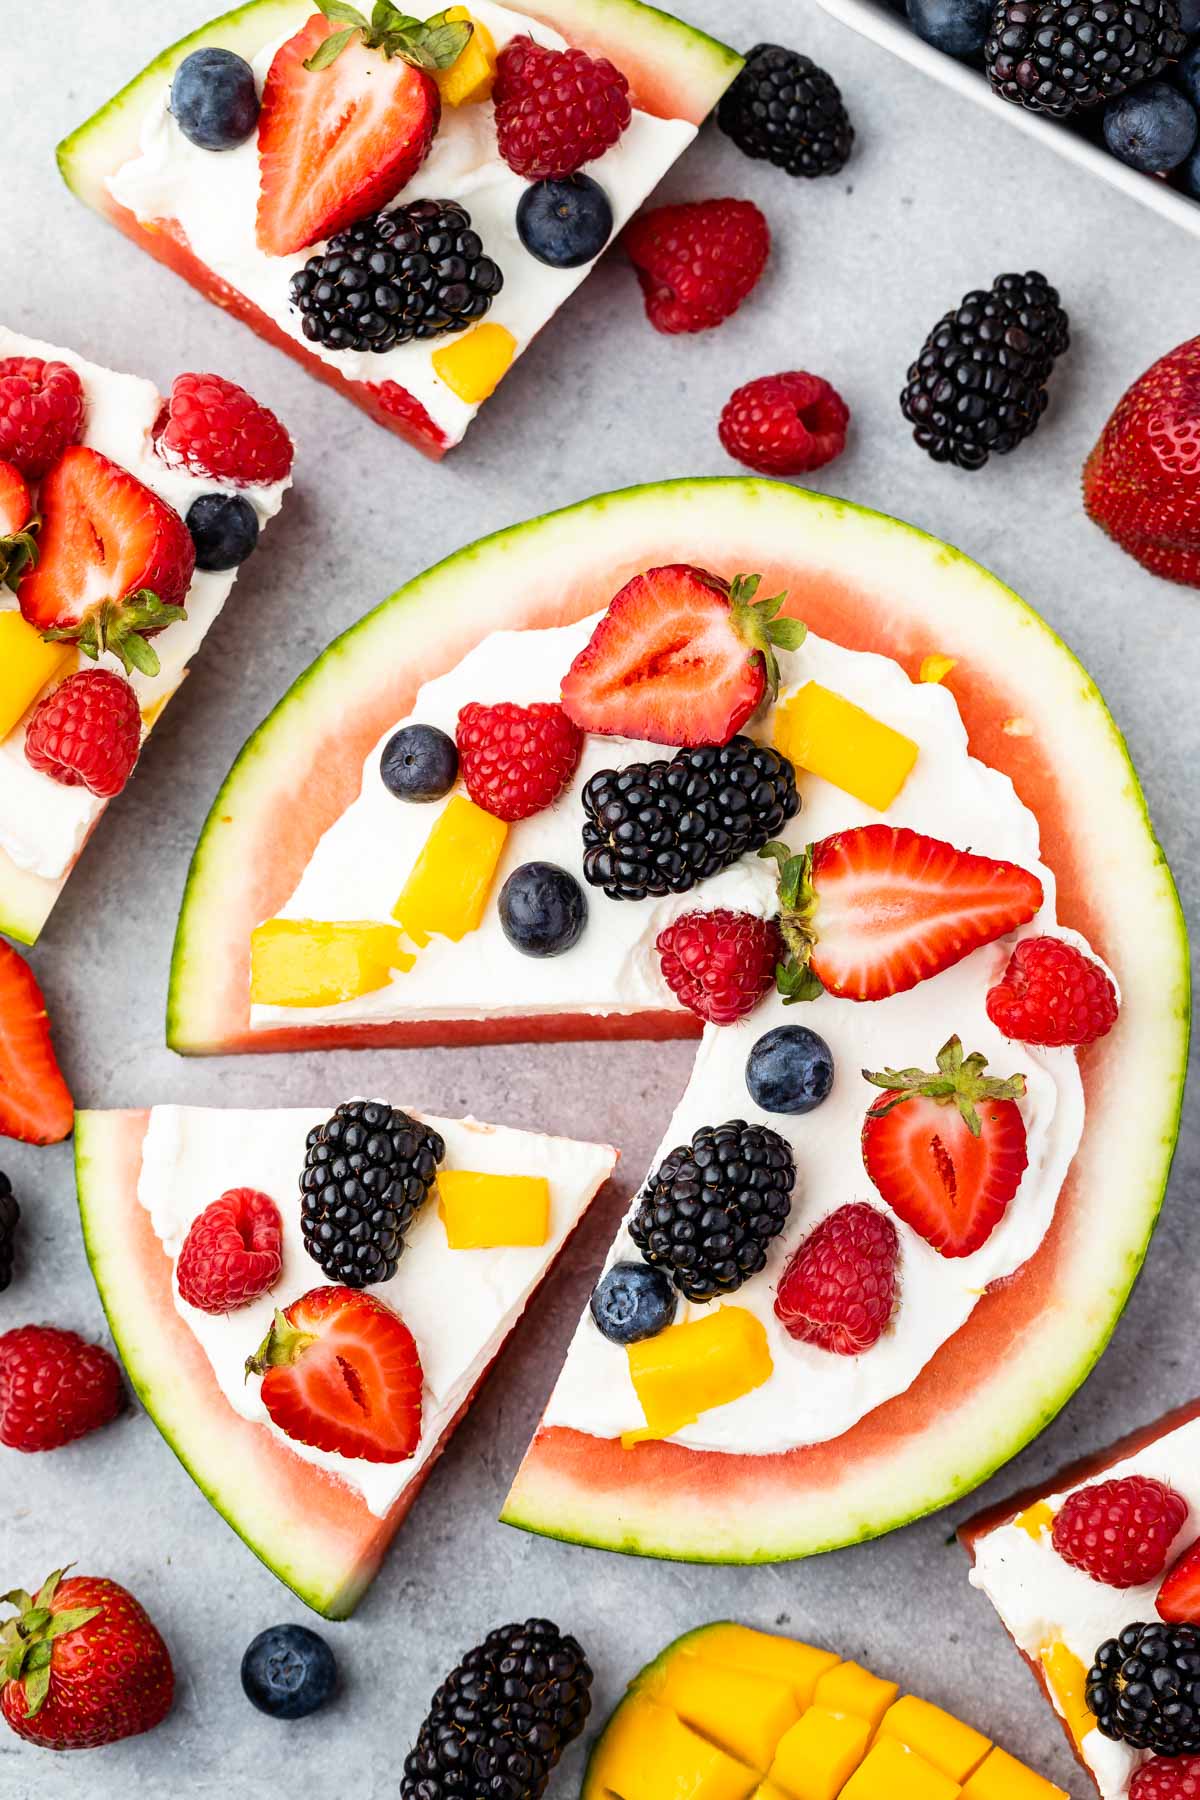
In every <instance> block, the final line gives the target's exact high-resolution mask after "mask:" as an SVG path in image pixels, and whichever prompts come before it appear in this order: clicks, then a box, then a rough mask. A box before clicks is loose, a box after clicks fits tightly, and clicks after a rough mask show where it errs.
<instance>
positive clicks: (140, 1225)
mask: <svg viewBox="0 0 1200 1800" xmlns="http://www.w3.org/2000/svg"><path fill="white" fill-rule="evenodd" d="M332 1110H333V1109H332V1107H327V1108H324V1109H322V1116H326V1117H327V1116H328V1114H329V1113H330V1112H332ZM316 1119H317V1115H316V1114H315V1113H314V1112H312V1111H307V1112H285V1113H272V1112H259V1113H249V1112H247V1113H235V1112H221V1111H215V1110H211V1109H203V1108H190V1107H182V1108H180V1107H167V1108H154V1109H151V1110H147V1111H138V1112H81V1113H79V1114H77V1115H76V1122H75V1155H76V1180H77V1185H78V1191H79V1207H80V1214H81V1217H82V1222H83V1233H84V1242H85V1246H86V1249H87V1255H88V1260H89V1262H90V1264H91V1268H92V1273H93V1275H94V1277H95V1280H96V1285H97V1287H98V1288H99V1290H100V1298H101V1300H102V1302H103V1304H104V1308H105V1311H106V1313H107V1314H108V1320H109V1325H110V1327H111V1329H112V1334H113V1337H114V1339H115V1341H116V1344H117V1348H118V1350H119V1351H120V1354H121V1357H122V1359H123V1361H124V1363H125V1367H126V1370H127V1372H128V1374H129V1378H130V1380H131V1381H132V1383H133V1385H134V1387H135V1388H136V1390H137V1392H138V1395H139V1396H140V1398H141V1400H142V1402H143V1404H144V1405H145V1407H146V1410H147V1411H148V1412H149V1414H150V1416H151V1418H152V1419H153V1420H154V1422H155V1424H156V1425H157V1426H158V1429H159V1430H160V1431H161V1432H162V1434H163V1436H164V1437H165V1438H166V1440H167V1442H168V1444H169V1445H170V1446H171V1448H172V1449H173V1450H174V1452H175V1454H176V1456H178V1458H179V1460H180V1462H182V1464H183V1466H184V1468H185V1469H186V1470H187V1471H188V1473H189V1474H190V1475H191V1476H192V1478H193V1479H194V1480H195V1481H196V1482H197V1483H198V1485H199V1486H200V1487H201V1488H202V1490H203V1491H204V1493H205V1494H206V1495H207V1497H208V1498H209V1499H210V1500H211V1501H212V1503H213V1505H214V1506H215V1507H216V1509H217V1510H218V1512H220V1513H221V1514H222V1515H223V1517H224V1518H225V1519H226V1520H227V1521H228V1523H229V1524H230V1525H231V1526H232V1527H233V1529H234V1530H235V1531H236V1532H237V1533H238V1535H239V1536H240V1537H241V1538H243V1539H244V1541H245V1542H246V1543H247V1544H248V1545H249V1547H250V1549H252V1550H253V1551H254V1553H255V1555H256V1556H258V1557H259V1558H260V1560H261V1561H262V1562H264V1563H265V1564H266V1565H267V1567H268V1568H269V1569H271V1570H273V1571H274V1573H275V1574H276V1575H278V1577H279V1579H280V1580H281V1581H283V1582H285V1583H286V1584H287V1586H288V1587H290V1588H291V1589H292V1590H293V1591H294V1592H295V1593H296V1594H297V1595H298V1596H299V1597H300V1599H301V1600H303V1601H304V1602H305V1603H306V1604H307V1605H308V1606H311V1607H312V1608H313V1609H314V1610H315V1611H317V1612H320V1613H323V1614H325V1615H326V1617H328V1618H345V1617H346V1616H347V1615H348V1614H349V1613H351V1612H352V1611H353V1610H354V1607H355V1606H356V1605H357V1603H358V1601H359V1600H360V1599H361V1597H362V1595H363V1593H364V1592H365V1591H366V1589H367V1587H368V1586H369V1585H370V1583H371V1580H372V1578H373V1577H374V1575H375V1572H376V1570H377V1569H378V1567H379V1564H380V1561H381V1560H382V1558H383V1554H384V1552H385V1550H386V1549H387V1546H388V1544H389V1543H390V1542H391V1540H392V1537H393V1536H394V1535H395V1532H396V1531H397V1529H398V1528H399V1526H400V1525H401V1523H402V1522H403V1520H404V1518H405V1517H406V1515H407V1513H408V1511H409V1509H410V1507H411V1506H412V1504H413V1502H414V1501H415V1499H416V1497H417V1494H418V1493H419V1491H420V1489H421V1487H422V1486H423V1485H424V1483H425V1481H426V1479H427V1478H428V1476H429V1474H430V1471H431V1470H432V1468H433V1465H434V1463H435V1462H436V1460H437V1457H438V1456H439V1454H440V1453H441V1451H442V1450H443V1449H444V1447H445V1445H446V1443H447V1442H448V1441H449V1438H450V1436H451V1434H452V1433H453V1431H454V1428H455V1426H456V1425H457V1424H458V1422H459V1420H460V1419H461V1418H462V1417H463V1416H464V1414H465V1413H466V1411H467V1408H468V1407H469V1406H470V1404H471V1402H472V1401H473V1400H474V1398H475V1395H476V1394H477V1393H478V1391H479V1388H480V1387H481V1385H482V1383H483V1381H484V1380H485V1378H486V1376H487V1373H488V1370H489V1368H490V1366H491V1364H492V1362H493V1361H494V1359H495V1357H496V1356H497V1355H498V1354H499V1351H500V1349H501V1348H502V1346H503V1343H504V1340H505V1338H506V1337H507V1336H508V1333H509V1332H510V1331H511V1330H512V1328H513V1326H514V1325H515V1324H516V1323H517V1320H518V1319H519V1318H520V1316H521V1313H522V1312H523V1311H524V1309H525V1307H526V1305H527V1304H528V1303H529V1301H530V1300H531V1299H532V1297H533V1295H534V1293H535V1291H536V1289H537V1287H538V1286H539V1285H540V1283H541V1281H542V1280H543V1278H544V1277H545V1275H546V1274H547V1273H548V1271H549V1269H550V1267H551V1265H552V1263H553V1262H554V1260H555V1258H556V1257H557V1256H558V1254H559V1253H560V1251H561V1250H562V1248H563V1246H564V1244H565V1243H566V1241H567V1239H568V1238H569V1237H570V1235H571V1232H572V1231H573V1230H574V1228H575V1226H576V1225H577V1224H578V1222H579V1220H580V1218H581V1217H582V1216H583V1213H584V1212H585V1211H586V1209H587V1207H588V1205H589V1204H590V1203H591V1201H592V1199H593V1198H594V1197H595V1195H596V1194H597V1193H598V1192H599V1190H600V1188H601V1187H602V1186H603V1184H604V1182H605V1181H606V1180H607V1178H608V1176H609V1174H610V1173H611V1172H612V1169H613V1167H614V1165H615V1163H616V1152H615V1151H614V1150H611V1149H609V1148H608V1147H607V1146H605V1145H599V1144H580V1143H575V1142H569V1141H567V1140H565V1139H556V1138H545V1137H540V1136H538V1135H536V1134H534V1133H531V1132H517V1131H508V1130H504V1129H501V1128H493V1127H490V1126H480V1125H477V1124H475V1123H474V1122H471V1121H467V1122H459V1121H441V1120H438V1121H435V1123H436V1124H437V1126H438V1129H439V1130H441V1129H443V1126H444V1127H445V1129H444V1132H443V1135H444V1136H445V1137H446V1139H447V1163H450V1161H451V1159H452V1158H454V1157H455V1156H457V1157H459V1158H462V1157H466V1158H467V1159H468V1160H469V1163H470V1164H471V1165H473V1166H475V1167H477V1168H481V1169H485V1170H486V1169H488V1168H494V1167H497V1166H499V1167H506V1166H512V1167H514V1168H516V1169H519V1170H521V1171H522V1172H524V1173H527V1174H533V1175H544V1176H545V1177H546V1178H547V1180H548V1181H549V1183H550V1233H549V1236H548V1237H547V1239H546V1242H545V1245H544V1246H540V1247H538V1248H536V1249H526V1250H520V1251H509V1252H507V1253H506V1254H507V1255H508V1256H509V1257H510V1258H512V1257H515V1258H517V1264H516V1266H515V1267H514V1268H513V1272H512V1275H511V1280H510V1277H509V1276H505V1277H504V1281H505V1300H506V1302H508V1303H509V1304H508V1305H507V1310H506V1311H504V1312H503V1314H501V1315H498V1316H495V1317H491V1318H489V1317H487V1315H486V1304H485V1302H483V1301H482V1300H481V1301H480V1303H479V1305H478V1306H477V1307H474V1308H471V1309H469V1311H470V1314H471V1316H470V1317H469V1318H468V1319H467V1320H466V1321H465V1323H464V1324H463V1329H464V1330H465V1332H466V1334H467V1338H466V1339H464V1340H463V1345H462V1347H461V1348H453V1351H452V1354H450V1359H449V1360H447V1359H446V1357H447V1353H446V1351H445V1348H444V1346H442V1345H440V1344H439V1343H438V1342H436V1341H435V1332H434V1329H433V1324H432V1322H431V1321H432V1319H433V1318H434V1317H436V1315H437V1314H438V1313H440V1312H444V1310H445V1309H444V1305H443V1301H442V1300H441V1298H440V1297H439V1290H438V1287H437V1280H436V1272H437V1269H438V1268H439V1266H440V1267H441V1268H442V1272H443V1274H444V1273H445V1268H444V1265H445V1258H446V1257H447V1255H451V1254H453V1253H451V1252H449V1251H448V1249H447V1245H446V1232H445V1228H444V1227H443V1225H442V1223H441V1221H440V1219H439V1218H438V1217H437V1211H436V1203H434V1202H430V1203H429V1205H428V1206H427V1207H426V1209H425V1211H424V1212H423V1213H422V1215H421V1216H420V1218H419V1219H418V1222H417V1224H416V1225H415V1226H414V1227H413V1231H412V1233H411V1234H410V1239H409V1243H408V1248H407V1250H406V1252H405V1257H404V1258H403V1259H402V1261H401V1272H400V1274H399V1275H398V1276H396V1277H394V1278H393V1282H392V1283H389V1284H385V1286H384V1287H383V1288H376V1289H373V1290H370V1291H372V1292H374V1293H376V1294H378V1295H380V1296H382V1297H383V1298H385V1299H391V1300H392V1303H393V1304H394V1305H395V1307H396V1310H398V1311H401V1313H402V1316H405V1317H406V1322H408V1323H409V1324H410V1327H411V1328H412V1329H413V1331H414V1335H415V1336H416V1337H417V1340H418V1348H419V1349H421V1351H422V1362H423V1366H424V1369H425V1375H426V1394H425V1408H424V1410H425V1427H424V1430H423V1434H422V1443H421V1446H420V1447H419V1448H418V1451H417V1453H416V1456H415V1458H414V1459H413V1462H412V1464H411V1465H410V1464H399V1465H395V1466H394V1467H392V1468H386V1467H385V1468H384V1471H383V1473H384V1477H385V1480H384V1483H383V1485H382V1486H381V1485H379V1482H378V1480H377V1473H378V1472H377V1470H375V1469H374V1468H373V1467H372V1466H370V1465H366V1464H355V1463H352V1462H348V1461H347V1460H346V1459H345V1458H338V1457H330V1456H326V1457H322V1456H321V1454H320V1453H312V1454H309V1455H306V1454H305V1453H304V1452H303V1450H302V1449H298V1448H297V1447H296V1446H294V1445H293V1444H292V1443H291V1441H290V1440H289V1439H287V1438H286V1437H284V1436H283V1435H282V1433H280V1432H279V1431H277V1430H276V1429H275V1428H274V1427H273V1426H272V1425H270V1424H269V1423H268V1422H267V1419H266V1414H265V1411H260V1412H259V1414H258V1416H255V1417H248V1416H246V1414H245V1410H244V1405H243V1410H241V1411H239V1410H236V1409H235V1406H234V1405H233V1404H232V1403H231V1400H230V1398H229V1397H228V1395H229V1394H230V1393H235V1394H238V1395H239V1404H242V1402H241V1400H240V1396H241V1394H242V1393H243V1392H244V1390H245V1385H246V1384H245V1383H244V1381H243V1377H242V1371H241V1368H240V1364H239V1357H243V1358H244V1356H245V1355H248V1354H251V1353H252V1352H253V1351H254V1349H255V1348H256V1347H257V1345H256V1343H255V1342H254V1339H255V1334H256V1332H257V1333H258V1336H259V1340H260V1341H261V1337H262V1335H263V1326H264V1317H265V1323H266V1324H268V1325H269V1323H270V1318H271V1311H272V1306H273V1303H274V1302H275V1301H277V1300H278V1301H279V1303H280V1304H285V1303H287V1302H288V1301H290V1300H291V1299H294V1298H296V1297H297V1296H298V1295H299V1294H301V1293H303V1292H305V1291H306V1290H307V1289H308V1288H311V1287H314V1286H317V1285H318V1284H319V1282H320V1281H321V1279H322V1278H321V1276H320V1273H319V1271H318V1269H317V1266H316V1264H315V1263H312V1262H311V1261H310V1260H309V1258H308V1257H307V1256H306V1254H305V1253H304V1251H303V1249H302V1248H298V1247H297V1245H298V1239H297V1237H296V1234H297V1233H298V1231H299V1223H298V1221H299V1197H298V1189H297V1185H296V1184H297V1180H298V1172H299V1166H300V1164H301V1163H302V1160H303V1151H304V1138H305V1134H306V1132H307V1131H308V1129H309V1127H310V1126H311V1125H312V1124H313V1123H314V1122H316ZM281 1143H282V1144H285V1145H287V1146H288V1147H289V1148H288V1150H287V1151H286V1152H285V1153H284V1154H283V1155H282V1156H281V1155H280V1153H279V1146H280V1144H281ZM164 1151H165V1152H166V1154H165V1155H164ZM214 1155H215V1157H216V1161H215V1162H214V1161H213V1160H212V1159H213V1156H214ZM223 1158H225V1159H228V1161H227V1163H223V1161H222V1159H223ZM235 1165H236V1167H237V1168H238V1170H239V1174H238V1175H235V1174H234V1173H233V1170H234V1167H235ZM460 1166H462V1164H461V1162H460ZM240 1172H247V1179H248V1180H249V1181H250V1182H251V1183H252V1184H254V1185H258V1186H259V1187H260V1188H263V1189H265V1191H267V1192H269V1193H271V1194H272V1197H273V1198H274V1199H275V1200H276V1203H277V1204H278V1205H279V1207H280V1211H281V1213H282V1214H283V1219H284V1263H283V1272H282V1274H281V1276H280V1279H279V1282H278V1283H277V1285H276V1287H275V1289H274V1290H273V1291H272V1292H271V1293H270V1294H266V1295H263V1296H261V1297H260V1298H259V1299H258V1300H256V1301H254V1302H252V1303H251V1305H250V1306H249V1307H247V1308H243V1309H241V1310H240V1311H239V1312H238V1313H236V1314H229V1315H226V1316H225V1317H224V1318H218V1319H211V1318H208V1317H206V1316H205V1315H203V1314H199V1313H196V1312H194V1311H192V1309H190V1308H187V1307H186V1306H185V1305H184V1303H183V1302H182V1301H181V1300H179V1299H178V1297H177V1291H176V1288H175V1284H174V1280H173V1269H174V1256H175V1255H177V1254H178V1250H179V1247H180V1243H181V1241H182V1235H183V1231H184V1229H185V1228H186V1225H185V1218H184V1215H185V1214H186V1213H187V1212H188V1211H189V1210H190V1211H191V1213H192V1216H195V1212H197V1211H199V1210H202V1207H203V1205H206V1204H207V1203H208V1200H209V1199H215V1198H216V1195H217V1193H219V1192H221V1191H223V1190H224V1188H225V1187H226V1186H228V1185H230V1184H231V1182H232V1183H234V1184H236V1183H237V1182H238V1181H239V1179H240ZM210 1187H211V1188H213V1190H214V1191H212V1192H211V1193H210V1192H209V1189H210ZM189 1194H192V1195H194V1196H195V1197H196V1198H195V1204H194V1205H193V1204H192V1203H191V1202H190V1201H189V1200H188V1199H187V1196H188V1195H189ZM289 1203H290V1205H289ZM180 1209H181V1210H180ZM160 1232H161V1233H162V1235H160ZM489 1254H490V1253H489V1252H487V1251H471V1252H460V1253H458V1255H459V1256H460V1257H461V1258H465V1259H466V1262H465V1263H460V1264H458V1265H456V1271H457V1270H459V1269H462V1270H463V1271H465V1272H463V1273H456V1278H457V1279H458V1280H459V1281H460V1282H461V1281H464V1280H465V1281H466V1282H467V1283H468V1284H470V1282H471V1280H472V1273H471V1270H470V1268H469V1267H468V1266H467V1265H469V1263H470V1258H471V1257H475V1258H480V1257H488V1256H489ZM475 1267H476V1268H477V1269H480V1268H481V1265H480V1264H478V1263H476V1265H475ZM480 1279H482V1275H481V1276H480ZM402 1282H403V1283H404V1284H406V1287H407V1293H406V1295H405V1294H401V1295H399V1296H396V1295H394V1293H393V1290H394V1289H395V1288H396V1287H397V1284H399V1283H402ZM427 1310H428V1313H429V1318H428V1319H427V1321H426V1323H425V1325H424V1327H423V1328H422V1325H421V1323H420V1320H421V1317H422V1315H424V1314H425V1313H426V1312H427ZM185 1314H187V1315H189V1316H188V1317H185ZM189 1318H190V1322H189ZM460 1323H463V1322H462V1321H461V1320H460ZM422 1338H424V1346H423V1348H422V1343H421V1340H422ZM468 1340H469V1341H468ZM219 1370H220V1371H221V1372H220V1373H219V1372H218V1371H219ZM223 1379H224V1380H225V1382H226V1385H225V1386H224V1387H223V1386H222V1380H223ZM435 1385H436V1388H437V1391H436V1392H435V1391H434V1386H435ZM368 1468H370V1470H371V1472H370V1475H369V1476H368V1477H360V1476H359V1472H360V1471H361V1470H363V1469H368ZM356 1479H358V1480H359V1485H357V1486H356V1485H355V1482H356ZM389 1483H390V1484H391V1486H394V1487H395V1488H396V1491H395V1493H394V1495H392V1494H390V1492H389Z"/></svg>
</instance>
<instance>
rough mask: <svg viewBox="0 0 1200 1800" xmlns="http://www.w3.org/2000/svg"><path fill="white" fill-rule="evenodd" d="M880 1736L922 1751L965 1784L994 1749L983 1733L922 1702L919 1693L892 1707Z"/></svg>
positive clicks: (953, 1777)
mask: <svg viewBox="0 0 1200 1800" xmlns="http://www.w3.org/2000/svg"><path fill="white" fill-rule="evenodd" d="M879 1733H880V1736H881V1737H892V1738H896V1739H897V1741H898V1742H899V1743H901V1744H907V1745H908V1747H909V1749H910V1750H916V1751H919V1752H920V1754H921V1755H922V1756H923V1757H925V1758H926V1760H927V1761H928V1762H931V1763H932V1764H933V1766H934V1768H935V1769H940V1770H941V1771H942V1774H943V1775H949V1777H950V1779H951V1780H952V1781H965V1780H966V1779H967V1776H968V1775H969V1774H970V1773H971V1771H972V1769H977V1768H978V1767H979V1765H980V1763H981V1762H982V1761H983V1759H984V1757H985V1756H986V1755H987V1753H988V1751H989V1750H990V1749H991V1747H992V1745H991V1740H990V1739H989V1738H985V1737H984V1735H983V1733H982V1731H976V1730H975V1728H974V1726H973V1725H964V1724H963V1722H962V1720H961V1719H956V1718H955V1717H954V1715H953V1714H952V1713H948V1712H943V1710H942V1708H941V1707H940V1706H932V1705H931V1704H930V1702H929V1701H928V1700H918V1699H917V1697H916V1695H915V1694H905V1696H904V1698H903V1699H901V1700H897V1702H896V1704H895V1706H892V1707H889V1709H888V1711H887V1713H886V1715H885V1717H884V1721H883V1724H882V1725H881V1726H880V1727H879Z"/></svg>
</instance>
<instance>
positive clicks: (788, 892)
mask: <svg viewBox="0 0 1200 1800" xmlns="http://www.w3.org/2000/svg"><path fill="white" fill-rule="evenodd" d="M758 854H759V855H760V856H762V857H766V858H767V859H768V861H769V860H770V859H771V858H774V860H775V862H777V863H778V865H779V929H780V932H781V934H782V936H783V942H784V948H785V949H786V950H787V956H786V958H785V959H784V961H783V962H781V963H780V964H779V966H778V968H777V969H776V971H775V986H776V988H777V989H778V991H779V994H780V996H781V998H782V1000H783V1003H784V1005H785V1006H795V1005H797V1004H798V1003H799V1002H800V1001H803V1000H815V999H816V998H817V997H818V995H820V994H823V993H824V992H825V988H824V984H823V983H822V981H821V979H820V977H819V976H818V975H816V974H815V973H814V971H813V970H812V968H811V967H810V966H809V958H810V957H811V955H812V952H813V945H814V944H815V943H816V937H815V934H814V932H813V928H812V916H813V911H814V909H815V907H816V903H817V896H816V892H815V890H814V888H813V884H812V861H813V856H812V845H811V844H810V845H809V847H808V849H807V850H804V851H801V853H800V854H799V855H798V856H797V855H796V854H795V852H794V851H792V850H791V849H789V848H788V846H787V845H786V844H784V843H779V842H776V843H772V844H764V845H763V847H762V849H761V850H760V851H759V853H758Z"/></svg>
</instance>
